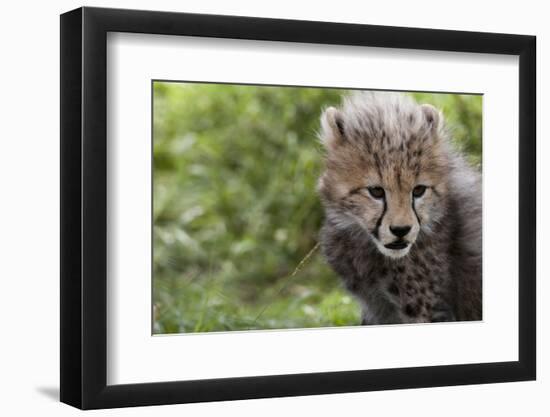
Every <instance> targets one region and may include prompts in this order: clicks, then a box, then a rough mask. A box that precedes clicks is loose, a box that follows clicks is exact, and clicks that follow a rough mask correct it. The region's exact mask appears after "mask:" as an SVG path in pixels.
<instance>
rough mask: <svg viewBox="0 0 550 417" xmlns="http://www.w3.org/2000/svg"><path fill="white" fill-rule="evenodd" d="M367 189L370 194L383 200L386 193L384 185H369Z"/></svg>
mask: <svg viewBox="0 0 550 417" xmlns="http://www.w3.org/2000/svg"><path fill="white" fill-rule="evenodd" d="M367 190H368V191H369V194H370V195H371V196H372V197H373V198H376V199H377V200H381V199H382V198H384V196H385V195H386V193H385V191H384V189H383V188H382V187H368V188H367Z"/></svg>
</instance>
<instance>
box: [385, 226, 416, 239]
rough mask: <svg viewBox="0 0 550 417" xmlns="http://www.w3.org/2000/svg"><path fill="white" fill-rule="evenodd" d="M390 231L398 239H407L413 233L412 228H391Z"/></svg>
mask: <svg viewBox="0 0 550 417" xmlns="http://www.w3.org/2000/svg"><path fill="white" fill-rule="evenodd" d="M390 231H391V232H392V233H393V234H394V235H395V236H397V237H405V236H406V234H407V233H409V232H410V231H411V226H390Z"/></svg>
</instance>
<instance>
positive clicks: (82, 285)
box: [60, 7, 536, 409]
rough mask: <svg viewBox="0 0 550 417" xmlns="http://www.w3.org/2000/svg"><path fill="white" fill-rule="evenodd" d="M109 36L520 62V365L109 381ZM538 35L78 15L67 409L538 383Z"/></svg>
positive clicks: (67, 272)
mask: <svg viewBox="0 0 550 417" xmlns="http://www.w3.org/2000/svg"><path fill="white" fill-rule="evenodd" d="M108 32H131V33H146V34H162V35H175V36H177V35H186V36H198V37H214V38H235V39H253V40H266V41H285V42H305V43H317V44H332V45H356V46H371V47H382V48H402V49H420V50H434V51H456V52H476V53H489V54H506V55H516V56H518V57H519V103H518V111H519V132H518V138H519V155H518V158H519V277H520V279H519V293H518V297H519V351H518V352H519V360H518V361H515V362H497V363H477V364H467V365H445V366H428V367H413V368H399V369H376V370H357V371H342V372H326V373H308V374H292V375H273V376H256V377H239V378H224V379H209V380H198V381H174V382H162V383H140V384H128V385H111V386H110V385H107V383H106V375H107V343H106V342H107V338H106V330H107V312H106V307H107V304H106V300H107V284H106V283H107V272H106V271H107V268H106V265H107V259H106V258H107V253H106V247H107V139H106V137H107V135H106V127H107V111H106V93H107V91H106V90H107V87H106V85H107V73H106V59H107V58H106V56H107V53H106V46H107V42H106V39H107V33H108ZM535 45H536V38H535V37H534V36H524V35H510V34H495V33H481V32H461V31H449V30H432V29H416V28H403V27H388V26H371V25H358V24H341V23H323V22H312V21H293V20H279V19H265V18H251V17H234V16H217V15H199V14H186V13H171V12H154V11H136V10H120V9H103V8H88V7H84V8H79V9H77V10H73V11H70V12H68V13H65V14H63V15H61V53H60V56H61V309H60V315H61V401H62V402H64V403H67V404H70V405H72V406H75V407H78V408H82V409H94V408H111V407H123V406H141V405H155V404H174V403H188V402H200V401H217V400H237V399H247V398H262V397H281V396H297V395H312V394H327V393H343V392H356V391H375V390H388V389H401V388H420V387H434V386H449V385H463V384H481V383H496V382H507V381H524V380H533V379H535V378H536V314H535V310H536V304H535V301H536V297H535V291H536V271H535V260H536V259H535V257H536V204H535V202H536V145H535V135H536V132H535V122H536V120H535V117H536V115H535V109H536V92H535V87H536V81H535V79H536V77H535V75H536V73H535V66H536V65H535V63H536V56H535V54H536V52H535V51H536V47H535Z"/></svg>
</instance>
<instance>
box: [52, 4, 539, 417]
mask: <svg viewBox="0 0 550 417" xmlns="http://www.w3.org/2000/svg"><path fill="white" fill-rule="evenodd" d="M535 105H536V95H535V37H532V36H524V35H509V34H493V33H476V32H459V31H447V30H431V29H416V28H402V27H387V26H371V25H356V24H341V23H327V22H311V21H293V20H277V19H264V18H251V17H236V16H215V15H197V14H185V13H168V12H152V11H136V10H118V9H101V8H88V7H84V8H80V9H77V10H74V11H71V12H68V13H65V14H63V15H62V16H61V312H60V314H61V401H63V402H65V403H67V404H70V405H73V406H75V407H79V408H82V409H92V408H111V407H124V406H139V405H155V404H173V403H186V402H200V401H218V400H234V399H247V398H262V397H277V396H297V395H313V394H326V393H342V392H353V391H369V390H387V389H401V388H419V387H434V386H445V385H462V384H481V383H496V382H507V381H523V380H533V379H535V376H536V350H535V345H536V315H535V299H536V297H535V289H536V285H535V278H536V273H535V253H536V251H535V249H536V208H535V201H536V192H535V178H536V177H535V171H536V166H535V162H536V158H535V156H536V155H535V154H536V148H535Z"/></svg>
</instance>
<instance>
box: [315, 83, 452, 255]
mask: <svg viewBox="0 0 550 417" xmlns="http://www.w3.org/2000/svg"><path fill="white" fill-rule="evenodd" d="M362 94H370V95H371V96H370V97H369V99H368V100H364V99H361V95H362ZM365 103H368V104H365ZM321 127H322V129H321V133H320V138H321V141H322V142H323V144H324V147H325V150H326V155H325V171H324V173H323V174H322V176H321V178H320V180H319V184H318V189H319V192H320V195H321V197H322V200H323V204H324V206H325V212H326V215H327V216H329V217H330V218H331V220H332V221H333V222H334V223H335V224H336V225H338V226H339V227H349V225H350V224H351V223H356V224H358V225H360V226H361V227H362V228H363V229H364V230H365V231H366V232H367V233H368V234H369V236H370V237H371V239H372V240H373V242H374V243H375V244H376V247H377V248H378V250H379V251H380V252H381V253H382V254H383V255H385V256H388V257H390V258H401V257H403V256H405V255H407V253H408V252H409V251H410V249H411V247H412V245H414V244H415V242H417V240H418V239H421V238H422V236H423V235H424V234H429V233H433V232H434V226H435V225H436V224H437V222H438V221H440V220H441V217H442V215H443V212H444V203H445V194H446V191H447V178H446V175H447V172H448V163H449V162H448V161H449V158H448V157H447V155H448V150H447V141H446V137H445V134H444V129H443V121H442V116H441V114H440V113H439V112H438V111H437V110H436V109H435V108H434V107H432V106H430V105H418V104H417V103H415V102H414V101H412V99H407V100H403V99H402V98H399V97H398V96H397V94H395V93H365V92H363V93H357V94H356V95H354V96H351V97H348V98H346V99H345V100H344V103H343V106H342V108H341V109H336V108H334V107H330V108H328V109H326V110H325V111H324V113H323V115H322V117H321Z"/></svg>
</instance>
